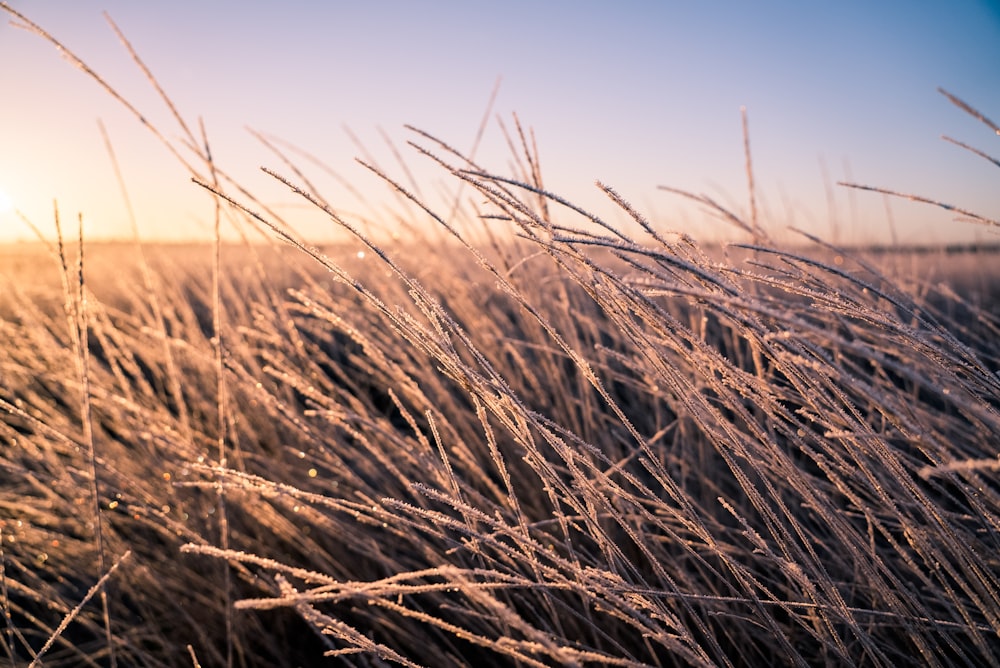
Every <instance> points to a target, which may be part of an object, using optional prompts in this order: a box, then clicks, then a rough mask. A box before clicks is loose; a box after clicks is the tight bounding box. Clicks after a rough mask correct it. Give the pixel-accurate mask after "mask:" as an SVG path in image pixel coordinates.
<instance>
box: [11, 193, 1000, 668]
mask: <svg viewBox="0 0 1000 668" xmlns="http://www.w3.org/2000/svg"><path fill="white" fill-rule="evenodd" d="M510 196H511V197H515V196H516V194H515V193H513V192H512V193H510ZM527 199H529V201H518V200H513V199H512V200H511V201H510V202H507V203H504V204H502V205H498V206H502V208H504V210H505V211H506V212H507V215H509V216H511V217H516V218H517V223H510V222H507V224H508V225H509V224H519V225H521V226H522V227H521V229H522V232H523V234H524V235H526V236H530V237H531V239H530V241H528V240H522V241H520V242H518V243H517V244H513V243H503V244H498V245H497V246H496V247H495V248H487V249H484V250H483V251H482V253H481V255H480V256H479V258H478V259H477V258H476V257H475V255H474V254H473V253H472V252H471V251H469V250H468V249H464V248H462V247H461V246H460V245H459V244H458V243H455V244H453V245H449V244H442V243H441V242H439V241H435V242H434V243H433V244H432V243H430V242H426V243H424V244H423V245H421V246H414V245H413V244H408V245H407V246H406V247H397V248H391V247H386V248H384V249H382V251H383V252H384V253H385V254H386V257H387V258H389V259H390V260H391V259H392V258H398V259H399V260H398V261H399V264H398V265H395V264H393V265H389V264H387V263H386V262H384V261H383V260H382V259H380V258H379V257H378V256H377V254H376V253H374V252H373V250H372V249H366V250H367V253H366V254H365V255H364V257H363V258H362V257H359V253H358V248H360V246H359V247H347V246H345V247H342V248H336V249H329V250H328V251H327V252H328V253H329V254H330V258H332V259H322V262H324V263H327V264H328V265H329V266H328V267H323V266H322V265H321V264H320V262H318V261H317V260H315V259H313V258H310V257H308V256H307V255H305V254H303V253H302V252H301V251H299V250H298V249H295V248H291V247H288V246H287V245H286V246H280V245H274V246H266V247H254V246H226V245H223V246H222V247H221V248H220V256H221V257H220V264H219V266H220V268H221V271H220V272H219V283H218V286H217V292H218V295H219V298H218V300H216V299H215V297H214V293H215V292H216V288H214V287H213V256H214V251H213V248H212V246H211V245H206V246H190V247H159V248H158V247H149V248H146V249H144V253H145V255H146V257H147V265H146V267H145V271H144V270H143V269H144V267H143V265H142V263H140V262H138V261H137V259H136V258H137V257H139V254H138V253H137V252H136V250H135V248H134V247H132V246H130V245H124V246H115V245H92V246H86V244H85V250H86V255H85V260H84V272H83V275H84V284H83V291H82V293H81V292H80V285H79V278H78V273H77V270H76V269H75V268H74V262H73V256H74V254H75V253H76V251H75V250H74V249H73V247H72V245H71V244H70V245H68V246H69V248H67V249H66V250H65V251H64V253H65V254H67V255H68V256H69V258H68V259H67V261H66V265H67V267H66V268H67V272H66V276H65V279H66V287H65V289H64V288H63V287H62V280H61V278H60V274H61V270H60V262H59V261H58V260H57V259H55V258H54V257H53V256H51V255H49V254H47V253H46V252H43V249H42V248H39V249H38V252H37V253H34V254H32V253H28V254H25V253H24V252H23V249H20V250H19V252H18V253H15V254H14V255H13V256H12V255H10V254H7V255H5V258H6V259H5V262H4V271H3V272H2V273H3V279H2V280H3V286H2V290H0V295H2V298H0V301H2V303H0V313H2V314H3V320H2V323H0V327H2V330H0V337H2V341H3V345H2V346H0V351H2V353H0V355H2V356H0V374H2V375H0V378H2V395H0V405H2V406H3V408H4V409H5V413H6V416H5V419H4V420H3V422H2V425H0V429H2V439H3V448H2V459H0V462H2V471H3V472H2V476H3V485H2V486H0V489H2V492H0V522H2V524H0V528H2V531H3V534H2V537H3V543H2V544H3V554H2V563H3V567H4V570H3V580H2V601H3V610H4V617H5V624H4V626H5V632H4V633H3V634H0V637H2V638H3V646H4V650H5V653H6V654H7V656H8V657H10V659H11V663H12V665H20V664H22V663H24V662H26V661H28V660H30V659H31V657H32V656H34V655H36V654H37V653H38V652H39V651H40V650H41V649H42V647H43V645H44V644H45V643H46V641H47V640H48V639H50V638H55V640H54V642H53V643H52V644H51V647H49V648H47V649H46V651H45V654H44V656H43V659H44V663H45V665H86V664H90V665H107V664H108V663H109V662H110V661H111V657H110V656H109V648H110V647H111V646H113V647H114V653H115V657H114V660H115V661H116V662H117V663H118V664H119V665H149V666H158V665H196V664H198V665H203V666H209V665H225V664H226V663H227V662H228V661H229V658H228V657H227V654H229V653H230V652H231V659H232V661H233V662H234V663H235V664H236V665H289V666H292V665H318V664H319V663H320V658H321V657H322V656H323V655H324V653H326V654H332V655H335V656H339V657H341V658H342V659H343V660H344V661H347V662H349V663H355V664H359V665H380V664H381V663H398V664H402V665H414V664H417V665H429V666H442V665H469V664H471V665H483V664H489V665H494V664H508V663H509V664H511V665H562V664H566V665H584V664H598V665H676V664H678V663H680V664H690V665H727V664H732V665H765V664H775V663H782V664H793V663H797V664H800V665H807V664H808V665H816V664H857V665H904V664H914V663H919V664H925V665H934V664H937V665H984V664H987V663H989V662H990V661H991V660H992V658H993V657H995V656H996V655H997V652H998V651H1000V640H998V638H997V633H996V629H997V628H998V624H1000V619H998V616H1000V602H998V581H997V574H998V567H1000V563H998V559H997V554H1000V552H998V545H997V534H996V531H997V529H998V525H997V522H998V511H1000V496H998V493H1000V489H998V485H997V484H996V469H997V466H998V465H997V458H996V454H997V452H996V447H997V445H996V444H997V440H996V434H997V433H1000V424H998V422H1000V420H998V415H997V408H998V403H1000V402H998V396H1000V392H998V390H1000V378H998V376H997V375H996V373H995V372H996V369H997V368H1000V366H998V353H1000V351H998V348H997V345H996V341H997V340H998V338H997V326H998V313H997V309H996V304H997V301H996V299H995V296H996V289H997V286H998V285H1000V282H998V277H997V276H996V274H995V267H996V262H995V259H996V256H995V255H990V254H987V255H983V254H977V255H951V256H946V255H941V256H938V257H937V260H935V259H933V257H934V256H928V255H926V254H923V255H908V254H904V255H901V256H898V257H892V258H891V261H890V258H889V257H888V256H886V255H878V256H872V261H873V262H876V261H877V262H878V264H879V265H880V266H891V265H894V264H895V265H899V266H901V267H905V268H903V269H900V270H899V271H900V273H899V275H880V274H878V273H875V269H876V268H875V266H868V267H865V266H863V265H862V264H861V262H863V260H860V261H859V260H858V259H855V257H853V256H851V255H846V256H845V255H837V254H835V251H831V250H829V249H822V248H813V249H811V250H809V249H805V250H803V249H797V250H796V251H795V252H790V251H782V250H779V249H766V250H765V249H763V247H761V248H758V249H756V250H752V251H748V250H746V249H742V250H740V249H732V251H731V255H730V257H728V258H727V257H726V256H725V255H723V254H722V253H721V251H719V250H718V249H713V250H712V255H713V256H714V257H710V255H709V254H704V253H703V252H702V251H701V249H699V247H698V246H697V245H696V244H694V243H693V242H690V241H684V240H681V241H678V242H677V243H667V242H666V241H665V240H663V242H657V241H655V240H652V239H646V240H645V241H643V242H642V243H640V242H635V243H633V242H632V241H630V240H626V239H623V238H620V237H619V238H614V237H611V236H610V235H609V236H607V237H595V236H590V235H586V234H580V233H573V232H571V231H568V230H561V231H556V230H554V229H553V228H552V227H546V226H545V225H544V218H542V213H540V212H539V211H538V209H537V207H536V208H532V201H530V200H533V199H534V198H527ZM497 200H498V201H499V197H498V198H497ZM535 203H536V202H535ZM536 204H537V203H536ZM737 251H739V252H738V253H737ZM56 255H58V253H56ZM862 255H863V254H861V253H859V254H858V257H859V258H860V257H862ZM12 257H16V258H17V260H16V262H15V261H11V258H12ZM324 257H325V256H324ZM392 261H393V262H395V260H392ZM390 266H393V267H396V268H390ZM913 267H915V268H916V270H914V269H913ZM932 267H933V270H931V268H932ZM923 269H927V273H928V274H930V276H929V279H930V280H928V277H926V276H925V277H923V278H921V276H920V273H921V271H922V270H923ZM331 270H332V273H331ZM29 277H30V278H29ZM956 284H959V285H963V286H965V287H964V288H963V290H962V291H961V292H956V291H953V290H952V289H951V286H952V285H956ZM216 314H217V315H218V317H217V318H216ZM216 327H219V332H220V333H221V336H220V337H215V332H216ZM220 369H221V374H220ZM220 380H221V382H220ZM220 420H221V423H220ZM220 425H221V426H220ZM92 455H93V457H94V459H93V460H91V456H92ZM95 474H96V490H95V486H94V482H95V478H94V476H95ZM95 491H96V494H97V504H98V505H99V507H100V511H99V520H98V521H99V526H100V538H99V539H98V535H97V527H98V521H95V518H96V517H97V516H98V513H97V512H96V510H95V507H94V493H95ZM99 546H100V547H99ZM102 555H103V556H102ZM123 555H127V556H123ZM113 567H117V568H116V570H114V571H113V572H112V573H111V574H110V576H109V577H108V578H107V579H106V581H105V583H104V589H103V592H104V594H105V595H106V608H105V604H102V602H101V593H100V592H99V590H94V591H92V592H91V593H92V597H91V598H90V599H89V600H88V601H87V602H86V603H85V604H84V605H82V607H80V608H79V609H77V606H78V605H79V604H80V603H81V601H83V600H84V599H85V596H86V594H87V592H88V590H90V589H91V588H92V587H93V586H94V585H95V583H97V582H98V580H99V578H100V577H101V576H102V574H104V573H106V572H108V571H109V570H111V569H112V568H113ZM105 610H106V612H105ZM74 612H75V614H72V613H74ZM70 614H72V620H71V622H70V623H69V624H68V625H67V626H66V627H65V629H60V630H59V631H58V632H57V627H58V626H59V624H60V622H61V620H63V619H64V618H66V617H67V615H70ZM230 647H231V650H230V649H229V648H230ZM189 648H190V649H189ZM328 660H329V661H334V659H328Z"/></svg>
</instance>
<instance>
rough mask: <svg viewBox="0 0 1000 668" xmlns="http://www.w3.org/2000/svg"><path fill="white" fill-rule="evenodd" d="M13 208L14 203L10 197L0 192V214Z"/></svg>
mask: <svg viewBox="0 0 1000 668" xmlns="http://www.w3.org/2000/svg"><path fill="white" fill-rule="evenodd" d="M13 208H14V202H13V201H12V200H11V199H10V195H8V194H7V193H5V192H4V191H3V190H0V213H7V212H8V211H10V210H11V209H13Z"/></svg>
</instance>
